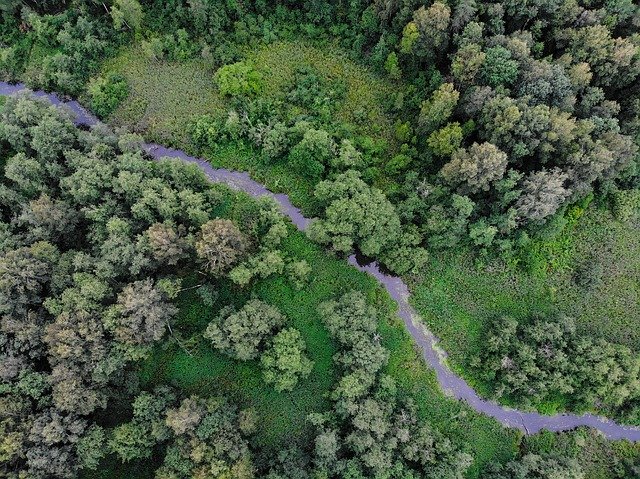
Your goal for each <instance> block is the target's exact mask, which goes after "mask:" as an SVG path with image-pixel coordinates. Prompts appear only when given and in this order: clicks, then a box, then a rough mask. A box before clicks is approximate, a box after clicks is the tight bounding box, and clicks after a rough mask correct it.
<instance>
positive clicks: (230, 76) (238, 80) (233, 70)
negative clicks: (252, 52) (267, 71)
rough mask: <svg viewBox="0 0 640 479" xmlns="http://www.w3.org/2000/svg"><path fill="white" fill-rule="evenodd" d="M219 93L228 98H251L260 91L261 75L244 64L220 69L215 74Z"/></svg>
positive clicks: (239, 63) (234, 64) (240, 63)
mask: <svg viewBox="0 0 640 479" xmlns="http://www.w3.org/2000/svg"><path fill="white" fill-rule="evenodd" d="M215 82H216V85H218V88H219V89H220V93H222V94H223V95H229V96H236V97H242V96H251V95H254V94H256V93H258V92H259V91H260V90H262V75H260V73H259V72H257V71H256V70H254V69H253V67H252V66H251V65H249V64H247V63H245V62H237V63H232V64H231V65H225V66H223V67H221V68H220V69H219V70H218V71H217V72H216V74H215Z"/></svg>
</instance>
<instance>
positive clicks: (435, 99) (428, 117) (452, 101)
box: [418, 83, 460, 133]
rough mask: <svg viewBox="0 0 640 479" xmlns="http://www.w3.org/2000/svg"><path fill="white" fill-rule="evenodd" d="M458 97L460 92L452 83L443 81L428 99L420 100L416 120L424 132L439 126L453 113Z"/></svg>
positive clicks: (432, 130) (430, 131)
mask: <svg viewBox="0 0 640 479" xmlns="http://www.w3.org/2000/svg"><path fill="white" fill-rule="evenodd" d="M459 98H460V92H458V91H457V90H456V89H455V88H454V87H453V83H443V84H442V85H440V87H439V88H438V89H437V90H436V91H434V92H433V94H432V95H431V98H430V99H429V100H425V101H424V102H422V105H421V107H420V117H419V120H418V122H419V125H420V127H421V128H422V129H423V130H424V132H425V133H432V132H434V131H435V130H437V129H438V128H440V126H442V125H443V124H444V123H445V122H446V121H447V120H448V119H449V117H450V116H451V114H452V113H453V109H454V108H455V107H456V105H457V104H458V99H459Z"/></svg>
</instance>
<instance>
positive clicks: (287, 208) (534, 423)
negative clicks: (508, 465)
mask: <svg viewBox="0 0 640 479" xmlns="http://www.w3.org/2000/svg"><path fill="white" fill-rule="evenodd" d="M22 89H24V85H20V84H18V85H9V84H8V83H4V82H0V95H10V94H13V93H16V92H18V91H20V90H22ZM35 94H36V95H37V96H41V97H46V98H48V99H49V100H50V101H51V102H52V103H53V104H56V105H63V107H64V108H67V109H69V110H70V111H71V112H72V113H73V114H74V115H75V119H76V123H78V124H82V125H94V124H96V123H97V122H98V119H97V118H95V117H94V116H93V115H92V114H91V113H89V112H88V111H87V110H86V109H85V108H84V107H82V105H80V104H79V103H78V102H76V101H64V100H63V99H61V98H60V97H59V96H57V95H56V94H52V93H44V92H36V93H35ZM144 149H145V150H146V151H147V152H148V153H149V154H150V155H151V156H152V157H154V158H156V159H160V158H166V157H169V158H177V159H180V160H182V161H184V162H186V163H194V164H196V165H198V167H199V168H200V169H201V170H202V171H203V172H204V173H205V174H206V175H207V177H208V178H209V179H210V180H211V181H213V182H217V183H224V184H226V185H228V186H230V187H231V188H233V189H236V190H241V191H244V192H246V193H248V194H250V195H252V196H256V197H257V196H269V197H271V198H273V199H275V200H276V201H277V202H278V204H279V205H280V208H281V210H282V212H283V213H284V214H285V215H287V216H288V217H289V218H290V219H291V221H292V222H293V224H294V225H296V227H297V228H298V229H299V230H302V231H303V230H305V229H306V228H307V226H308V225H309V222H310V219H309V218H305V217H304V216H303V215H302V213H300V210H299V209H298V208H296V207H295V206H293V204H291V201H290V200H289V197H288V196H287V195H284V194H276V193H272V192H271V191H269V190H267V188H266V187H265V186H264V185H262V184H260V183H258V182H256V181H254V180H252V179H251V178H250V176H249V175H248V173H242V172H238V171H230V170H226V169H223V168H213V167H212V166H211V165H209V163H207V162H206V161H205V160H203V159H201V158H194V157H192V156H189V155H187V154H186V153H185V152H183V151H180V150H174V149H170V148H165V147H163V146H160V145H156V144H145V145H144ZM348 261H349V264H351V265H353V266H354V267H355V268H357V269H359V270H360V271H364V272H366V273H368V274H370V275H371V276H373V277H374V278H375V279H376V280H377V281H378V282H379V283H380V284H381V285H382V286H383V287H384V288H385V289H386V290H387V291H388V292H389V294H390V295H391V297H392V298H393V300H394V301H395V302H396V303H397V304H398V316H399V317H400V318H401V319H402V321H403V322H404V324H405V325H406V328H407V331H408V332H409V333H410V334H411V336H412V337H413V339H414V341H415V343H416V345H417V346H418V348H419V349H420V351H421V352H422V356H423V357H424V359H425V361H426V362H427V363H428V364H429V365H430V366H431V367H432V368H433V369H434V370H435V372H436V375H437V378H438V383H439V384H440V387H441V388H442V389H443V390H444V392H445V393H446V394H448V395H450V396H452V397H455V398H456V399H460V400H463V401H465V402H467V403H468V404H469V406H470V407H472V408H473V409H475V410H476V411H478V412H480V413H483V414H485V415H487V416H490V417H492V418H495V419H496V420H498V421H499V422H500V423H501V424H503V425H505V426H507V427H512V428H517V429H520V430H521V431H523V432H524V433H525V434H534V433H536V432H538V431H540V430H542V429H548V430H550V431H567V430H571V429H575V428H577V427H579V426H588V427H592V428H594V429H598V430H600V431H601V432H602V433H604V435H605V436H606V437H608V438H609V439H628V440H631V441H640V428H632V427H627V426H623V425H620V424H617V423H615V422H613V421H611V420H608V419H606V418H603V417H598V416H594V415H591V414H584V415H582V416H578V415H575V414H556V415H553V416H545V415H543V414H538V413H535V412H520V411H518V410H516V409H510V408H506V407H503V406H500V405H498V404H497V403H495V402H493V401H488V400H485V399H482V398H481V397H479V396H478V394H476V392H475V391H474V390H473V389H472V388H471V387H470V386H469V385H468V384H467V383H466V381H465V380H464V379H462V378H461V377H459V376H457V375H456V374H455V373H454V372H453V371H451V369H449V367H448V366H447V365H446V363H445V360H444V359H445V357H446V353H445V352H444V351H442V350H441V349H439V348H438V346H437V339H436V338H435V337H434V336H433V334H432V333H431V332H430V331H429V330H427V329H426V328H425V327H424V325H423V324H422V323H421V322H420V320H419V317H418V314H417V313H416V311H415V310H414V309H413V307H412V306H411V305H410V304H409V289H408V288H407V285H406V284H405V283H404V281H403V280H402V279H401V278H399V277H397V276H393V275H390V274H387V273H385V272H382V271H381V269H380V268H379V266H378V264H377V263H376V262H371V263H369V264H359V263H358V260H357V259H356V257H355V255H352V256H350V257H349V258H348Z"/></svg>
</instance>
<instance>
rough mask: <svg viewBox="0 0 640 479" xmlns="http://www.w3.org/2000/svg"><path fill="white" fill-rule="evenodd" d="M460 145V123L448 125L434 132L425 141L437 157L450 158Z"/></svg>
mask: <svg viewBox="0 0 640 479" xmlns="http://www.w3.org/2000/svg"><path fill="white" fill-rule="evenodd" d="M461 143H462V128H460V123H458V122H455V123H448V124H447V125H446V126H444V127H442V128H440V129H439V130H437V131H434V132H433V133H431V135H429V138H428V139H427V145H429V148H431V150H432V151H433V153H434V154H435V155H437V156H450V155H451V153H453V152H454V151H456V150H457V149H458V148H460V144H461Z"/></svg>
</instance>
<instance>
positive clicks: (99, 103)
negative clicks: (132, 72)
mask: <svg viewBox="0 0 640 479" xmlns="http://www.w3.org/2000/svg"><path fill="white" fill-rule="evenodd" d="M87 90H88V92H89V96H90V97H91V109H92V110H93V111H94V113H95V114H96V115H98V116H99V117H100V118H106V117H108V116H109V115H110V114H111V113H112V112H113V111H114V110H115V109H116V108H117V107H118V105H119V104H120V103H121V102H122V101H123V100H124V99H125V98H127V96H128V95H129V85H128V84H127V79H126V78H125V77H124V76H122V75H120V74H119V73H109V74H108V75H107V76H106V77H98V78H96V79H95V80H92V81H91V82H90V83H89V86H88V87H87Z"/></svg>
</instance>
